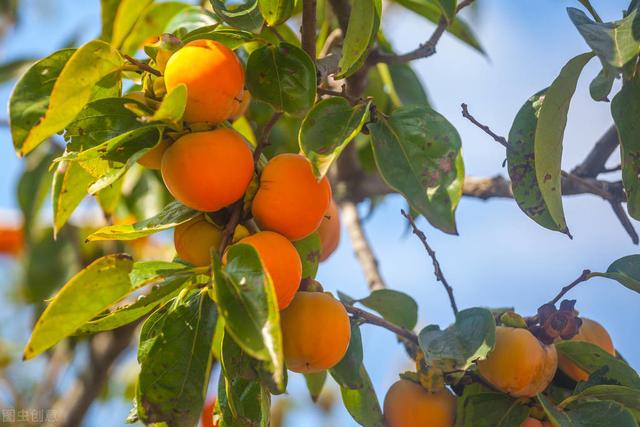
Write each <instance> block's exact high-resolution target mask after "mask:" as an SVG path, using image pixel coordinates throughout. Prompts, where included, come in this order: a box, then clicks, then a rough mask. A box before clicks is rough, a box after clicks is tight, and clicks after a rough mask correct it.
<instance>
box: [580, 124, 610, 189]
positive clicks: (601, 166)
mask: <svg viewBox="0 0 640 427" xmlns="http://www.w3.org/2000/svg"><path fill="white" fill-rule="evenodd" d="M619 144H620V142H619V140H618V131H617V130H616V127H615V126H611V127H610V128H609V129H607V131H606V132H605V133H604V135H602V136H601V137H600V139H599V140H598V142H596V144H595V145H594V146H593V149H591V151H590V152H589V154H588V155H587V157H586V158H585V159H584V161H583V162H582V163H580V164H579V165H578V166H576V167H575V168H574V169H573V170H572V171H571V173H572V174H573V175H577V176H580V177H583V178H595V177H597V176H598V175H599V174H601V173H603V172H607V171H608V170H607V169H606V167H605V164H606V163H607V160H609V157H611V155H612V154H613V152H614V151H615V149H616V148H617V147H618V145H619Z"/></svg>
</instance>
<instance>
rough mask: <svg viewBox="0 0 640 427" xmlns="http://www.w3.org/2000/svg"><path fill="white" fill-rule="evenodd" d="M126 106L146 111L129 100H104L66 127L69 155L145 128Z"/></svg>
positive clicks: (81, 112)
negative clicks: (70, 152)
mask: <svg viewBox="0 0 640 427" xmlns="http://www.w3.org/2000/svg"><path fill="white" fill-rule="evenodd" d="M127 106H135V108H141V109H143V111H148V112H149V114H151V111H150V110H146V107H145V106H144V105H143V104H141V103H139V102H138V101H134V100H132V99H129V98H102V99H98V100H96V101H91V102H90V103H88V104H87V105H85V107H84V108H83V109H82V111H80V113H78V115H77V116H76V117H75V119H73V121H72V122H71V123H69V124H68V125H67V126H66V127H65V133H64V137H65V139H66V140H67V142H68V143H67V150H68V151H83V150H87V149H89V148H92V147H95V146H97V145H99V144H101V143H103V142H105V141H108V140H110V139H112V138H115V137H117V136H119V135H121V134H123V133H125V132H128V131H131V130H134V129H138V128H140V127H142V126H144V124H143V123H141V122H140V120H139V117H138V116H137V115H136V114H135V113H134V112H133V111H131V109H130V108H127Z"/></svg>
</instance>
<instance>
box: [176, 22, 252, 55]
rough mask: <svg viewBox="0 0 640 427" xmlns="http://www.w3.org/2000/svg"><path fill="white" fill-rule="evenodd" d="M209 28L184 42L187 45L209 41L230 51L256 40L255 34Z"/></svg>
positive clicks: (214, 27)
mask: <svg viewBox="0 0 640 427" xmlns="http://www.w3.org/2000/svg"><path fill="white" fill-rule="evenodd" d="M209 28H210V30H207V31H192V32H191V33H189V34H187V35H186V36H184V37H183V39H182V41H183V42H184V43H185V44H186V43H189V42H191V41H194V40H201V39H207V40H213V41H216V42H218V43H222V44H223V45H225V46H226V47H228V48H229V49H237V48H239V47H240V46H242V45H244V44H245V43H249V42H252V41H254V40H255V38H256V36H255V34H253V33H251V32H249V31H244V30H238V29H236V28H228V27H220V26H219V25H215V26H213V25H212V26H211V27H209ZM201 30H202V29H201Z"/></svg>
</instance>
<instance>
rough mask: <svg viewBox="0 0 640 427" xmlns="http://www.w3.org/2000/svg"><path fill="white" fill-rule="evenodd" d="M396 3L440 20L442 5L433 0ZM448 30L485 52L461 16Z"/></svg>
mask: <svg viewBox="0 0 640 427" xmlns="http://www.w3.org/2000/svg"><path fill="white" fill-rule="evenodd" d="M395 1H396V3H398V4H400V5H401V6H403V7H405V8H407V9H409V10H411V11H412V12H414V13H417V14H418V15H421V16H422V17H424V18H426V19H428V20H429V21H431V22H433V23H434V24H438V22H439V21H440V15H441V12H440V7H438V5H437V4H435V3H434V2H433V1H431V0H395ZM447 32H449V34H451V35H453V36H454V37H456V38H458V39H459V40H460V41H462V42H464V43H465V44H466V45H468V46H470V47H472V48H473V49H475V50H477V51H478V52H480V53H482V54H484V53H485V51H484V49H483V47H482V45H481V44H480V42H479V41H478V39H477V38H476V35H475V34H474V33H473V31H472V30H471V28H470V27H469V25H468V24H467V23H466V22H464V21H463V20H462V19H460V18H456V19H455V20H454V21H453V22H452V23H451V24H450V25H449V26H448V27H447Z"/></svg>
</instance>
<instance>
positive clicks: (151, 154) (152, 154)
mask: <svg viewBox="0 0 640 427" xmlns="http://www.w3.org/2000/svg"><path fill="white" fill-rule="evenodd" d="M169 144H170V141H169V140H168V139H163V140H162V141H160V142H159V143H158V144H156V145H155V146H154V147H153V148H152V149H151V150H149V151H147V152H146V153H144V154H143V155H142V157H140V158H139V159H138V163H139V164H140V165H141V166H144V167H145V168H147V169H153V170H160V167H161V166H162V156H163V155H164V152H165V151H167V148H169Z"/></svg>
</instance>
